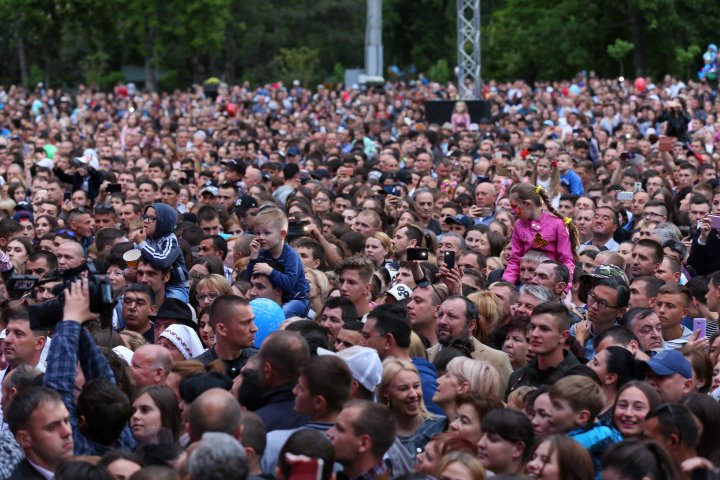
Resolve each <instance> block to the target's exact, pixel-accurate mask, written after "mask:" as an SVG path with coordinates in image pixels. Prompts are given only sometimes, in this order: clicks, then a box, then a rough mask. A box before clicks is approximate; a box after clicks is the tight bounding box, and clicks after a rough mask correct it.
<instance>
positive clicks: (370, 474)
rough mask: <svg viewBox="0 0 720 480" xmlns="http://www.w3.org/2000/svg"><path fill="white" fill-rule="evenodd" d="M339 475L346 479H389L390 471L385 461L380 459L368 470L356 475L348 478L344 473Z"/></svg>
mask: <svg viewBox="0 0 720 480" xmlns="http://www.w3.org/2000/svg"><path fill="white" fill-rule="evenodd" d="M339 477H340V478H344V479H348V480H389V479H390V471H389V470H388V467H387V465H386V464H385V462H384V461H382V460H381V461H380V462H378V463H377V464H376V465H375V466H374V467H372V468H371V469H370V470H368V471H366V472H363V473H362V474H360V475H358V476H357V477H353V478H349V477H347V476H345V475H344V474H343V475H341V476H339Z"/></svg>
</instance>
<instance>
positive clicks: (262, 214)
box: [255, 207, 288, 231]
mask: <svg viewBox="0 0 720 480" xmlns="http://www.w3.org/2000/svg"><path fill="white" fill-rule="evenodd" d="M259 225H264V226H267V227H271V228H277V229H278V230H285V231H287V229H288V218H287V215H285V213H284V212H283V211H282V210H280V209H279V208H276V207H271V208H264V209H262V210H260V211H259V212H258V213H257V215H255V226H256V227H257V226H259Z"/></svg>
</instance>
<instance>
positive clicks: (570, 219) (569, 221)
mask: <svg viewBox="0 0 720 480" xmlns="http://www.w3.org/2000/svg"><path fill="white" fill-rule="evenodd" d="M563 223H564V224H565V226H569V225H570V224H571V223H572V218H570V217H565V218H563Z"/></svg>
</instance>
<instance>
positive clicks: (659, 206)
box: [643, 200, 668, 222]
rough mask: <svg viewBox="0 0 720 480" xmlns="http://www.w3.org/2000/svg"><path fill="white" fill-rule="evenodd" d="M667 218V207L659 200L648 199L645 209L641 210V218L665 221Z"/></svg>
mask: <svg viewBox="0 0 720 480" xmlns="http://www.w3.org/2000/svg"><path fill="white" fill-rule="evenodd" d="M667 219H668V211H667V207H666V206H665V204H664V203H662V202H661V201H660V200H649V201H648V202H647V203H646V204H645V209H644V210H643V220H650V221H653V222H667Z"/></svg>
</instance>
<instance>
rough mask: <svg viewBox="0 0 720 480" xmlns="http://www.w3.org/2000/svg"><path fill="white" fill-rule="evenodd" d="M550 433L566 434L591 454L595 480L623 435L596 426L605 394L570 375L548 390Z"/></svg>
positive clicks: (585, 379)
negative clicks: (609, 450) (610, 451)
mask: <svg viewBox="0 0 720 480" xmlns="http://www.w3.org/2000/svg"><path fill="white" fill-rule="evenodd" d="M549 395H550V402H551V405H552V408H551V409H550V412H551V413H550V420H549V424H550V430H551V431H552V433H557V434H563V433H566V434H567V435H568V436H569V437H571V438H572V439H573V440H575V441H576V442H578V443H579V444H580V445H582V446H583V447H585V449H586V450H587V451H588V452H589V453H590V456H591V457H592V459H593V465H594V466H595V478H596V479H598V480H600V478H601V473H602V472H601V470H602V468H601V466H600V460H601V458H602V455H603V453H605V451H606V450H607V449H608V448H609V447H610V446H612V445H613V444H615V443H617V442H620V441H622V439H623V438H622V435H621V434H620V432H619V431H617V430H615V429H614V428H613V427H611V426H609V425H607V424H606V423H604V422H596V421H595V420H596V418H597V416H598V414H600V412H601V411H602V409H603V406H604V405H605V394H604V393H603V391H602V388H601V387H600V385H598V383H597V382H595V381H594V380H593V379H591V378H590V377H585V376H581V375H570V376H568V377H565V378H562V379H560V380H558V381H557V382H555V384H554V385H553V386H552V387H551V388H550V392H549Z"/></svg>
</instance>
